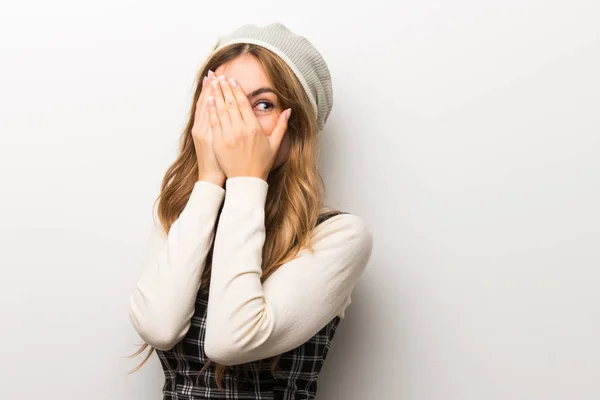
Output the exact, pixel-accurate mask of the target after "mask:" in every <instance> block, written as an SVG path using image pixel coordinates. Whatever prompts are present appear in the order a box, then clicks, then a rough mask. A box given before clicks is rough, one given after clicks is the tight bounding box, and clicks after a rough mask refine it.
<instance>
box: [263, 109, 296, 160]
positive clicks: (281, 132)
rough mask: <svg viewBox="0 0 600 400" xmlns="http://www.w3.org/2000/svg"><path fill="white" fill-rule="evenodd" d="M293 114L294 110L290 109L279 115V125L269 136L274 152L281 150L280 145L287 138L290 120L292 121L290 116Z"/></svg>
mask: <svg viewBox="0 0 600 400" xmlns="http://www.w3.org/2000/svg"><path fill="white" fill-rule="evenodd" d="M291 114H292V109H291V108H288V109H287V110H285V111H284V112H282V113H281V114H280V115H279V119H278V120H277V125H276V126H275V129H273V132H271V135H270V136H268V138H269V142H270V143H271V147H272V148H273V150H277V149H279V145H280V144H281V141H282V140H283V137H284V136H285V132H286V131H287V127H288V120H289V119H290V115H291Z"/></svg>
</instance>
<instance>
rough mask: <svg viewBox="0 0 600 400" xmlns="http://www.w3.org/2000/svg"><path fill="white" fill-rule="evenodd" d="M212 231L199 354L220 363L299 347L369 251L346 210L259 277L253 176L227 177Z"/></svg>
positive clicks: (263, 189)
mask: <svg viewBox="0 0 600 400" xmlns="http://www.w3.org/2000/svg"><path fill="white" fill-rule="evenodd" d="M226 188H227V190H226V195H225V204H224V206H223V211H222V212H221V217H220V219H219V227H218V229H217V233H216V238H215V248H214V253H213V264H212V271H211V282H210V294H209V296H210V297H209V302H208V311H207V320H206V337H205V349H204V350H205V353H206V355H207V356H208V358H210V359H211V360H213V361H215V362H218V363H220V364H223V365H235V364H242V363H246V362H251V361H254V360H259V359H264V358H268V357H271V356H275V355H277V354H281V353H284V352H286V351H289V350H291V349H293V348H295V347H298V346H300V345H301V344H303V343H304V342H306V341H307V340H308V339H310V338H311V337H312V336H313V335H315V334H316V333H317V332H318V331H319V330H321V329H322V328H323V327H324V326H325V325H327V323H328V322H329V321H331V320H332V319H333V318H334V317H335V316H337V315H340V316H341V317H343V314H344V310H345V308H346V307H347V306H348V304H349V303H350V294H351V292H352V290H353V289H354V287H355V285H356V283H357V281H358V279H359V277H360V276H361V274H362V272H363V270H364V268H365V266H366V264H367V262H368V260H369V258H370V255H371V251H372V241H373V239H372V235H371V233H370V231H369V230H368V229H367V227H366V226H365V224H364V223H363V221H362V220H361V219H360V218H359V217H357V216H354V215H351V214H342V215H338V216H336V217H333V218H331V219H329V220H327V221H325V222H323V223H322V224H321V225H319V226H317V227H316V228H315V232H314V233H315V236H314V241H313V248H314V252H310V251H309V250H307V249H302V250H300V252H299V253H298V255H297V256H296V257H295V258H294V259H293V260H291V261H289V262H287V263H285V264H284V265H282V266H281V267H279V269H277V271H276V272H274V273H273V274H272V275H271V276H270V277H269V278H268V279H267V280H266V281H265V282H264V284H263V283H261V274H262V268H261V263H262V250H263V245H264V240H265V225H264V216H265V213H264V206H265V200H266V194H267V188H268V184H267V182H266V181H264V180H262V179H259V178H254V177H235V178H230V179H228V180H227V181H226Z"/></svg>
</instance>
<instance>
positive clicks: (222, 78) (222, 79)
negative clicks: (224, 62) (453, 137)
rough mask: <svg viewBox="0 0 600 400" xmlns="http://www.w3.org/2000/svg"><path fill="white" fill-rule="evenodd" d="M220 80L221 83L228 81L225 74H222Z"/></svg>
mask: <svg viewBox="0 0 600 400" xmlns="http://www.w3.org/2000/svg"><path fill="white" fill-rule="evenodd" d="M219 81H220V82H221V83H226V82H227V81H226V80H225V75H221V76H219Z"/></svg>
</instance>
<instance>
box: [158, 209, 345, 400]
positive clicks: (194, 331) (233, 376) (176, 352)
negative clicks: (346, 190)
mask: <svg viewBox="0 0 600 400" xmlns="http://www.w3.org/2000/svg"><path fill="white" fill-rule="evenodd" d="M339 214H345V213H343V212H339V211H332V212H328V213H325V214H322V215H321V216H320V217H319V220H318V222H317V224H319V223H322V222H323V221H325V220H327V219H329V218H331V217H334V216H336V215H339ZM207 306H208V296H207V295H206V294H203V295H202V294H201V295H198V297H197V299H196V306H195V312H194V316H193V317H192V321H191V326H190V329H189V331H188V333H187V334H186V335H185V337H184V338H183V339H182V340H181V341H180V342H179V343H178V344H177V345H176V346H175V347H174V348H172V349H171V350H168V351H161V350H156V352H157V354H158V357H159V359H160V363H161V365H162V368H163V371H164V373H165V384H164V386H163V399H164V400H197V399H239V400H299V399H302V400H304V399H314V398H315V395H316V392H317V379H318V377H319V372H321V368H322V366H323V363H324V362H325V358H326V357H327V352H328V351H329V347H330V346H331V341H332V339H333V336H334V334H335V330H336V328H337V326H338V324H339V322H340V317H339V316H336V317H335V318H334V319H332V320H331V321H330V322H329V323H328V324H327V325H325V326H324V327H323V328H322V329H321V330H320V331H319V332H317V334H315V335H314V336H313V337H312V338H310V339H309V340H308V341H307V342H305V343H304V344H302V345H300V346H299V347H296V348H295V349H292V350H290V351H288V352H286V353H283V354H282V355H281V357H280V358H279V362H278V364H277V368H276V369H275V371H273V370H272V368H271V367H272V365H271V359H268V360H263V362H261V363H260V366H259V367H258V368H243V366H233V367H227V369H226V370H225V372H224V374H223V380H222V386H223V389H218V388H217V385H216V382H215V364H214V363H211V364H210V365H209V367H208V368H205V369H204V370H203V371H201V370H202V369H203V367H204V366H205V364H206V363H207V362H208V361H209V359H208V358H207V357H206V355H205V354H204V337H205V336H204V335H205V329H206V310H207Z"/></svg>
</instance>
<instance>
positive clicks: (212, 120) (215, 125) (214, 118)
mask: <svg viewBox="0 0 600 400" xmlns="http://www.w3.org/2000/svg"><path fill="white" fill-rule="evenodd" d="M207 106H208V121H209V125H210V129H211V130H212V140H213V143H215V141H219V140H221V139H222V138H223V131H222V129H221V122H220V120H219V116H218V115H217V108H216V105H215V98H214V97H213V96H209V97H208V100H207Z"/></svg>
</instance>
